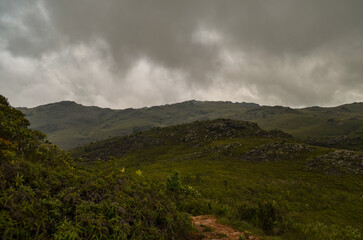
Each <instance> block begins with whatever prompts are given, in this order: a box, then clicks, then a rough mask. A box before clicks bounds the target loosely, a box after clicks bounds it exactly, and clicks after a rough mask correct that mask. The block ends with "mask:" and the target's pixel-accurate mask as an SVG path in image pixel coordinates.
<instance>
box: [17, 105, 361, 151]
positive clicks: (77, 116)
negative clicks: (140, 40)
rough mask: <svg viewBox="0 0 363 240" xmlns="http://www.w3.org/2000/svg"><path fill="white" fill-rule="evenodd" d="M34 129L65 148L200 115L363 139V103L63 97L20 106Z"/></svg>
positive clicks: (316, 134) (300, 134) (310, 134)
mask: <svg viewBox="0 0 363 240" xmlns="http://www.w3.org/2000/svg"><path fill="white" fill-rule="evenodd" d="M18 109H19V110H20V111H22V112H23V113H24V114H25V115H26V117H27V119H28V120H29V121H30V123H31V127H32V128H33V129H37V130H40V131H42V132H44V133H45V134H47V136H48V139H49V140H50V141H51V142H53V143H55V144H57V145H58V146H60V147H61V148H63V149H66V150H67V149H71V148H74V147H76V146H80V145H83V144H87V143H91V142H94V141H98V140H103V139H107V138H110V137H115V136H125V135H129V134H132V133H137V132H141V131H145V130H148V129H151V128H153V127H165V126H171V125H176V124H181V123H190V122H193V121H197V120H210V119H216V118H228V119H235V120H248V121H252V122H256V123H258V124H259V125H260V126H261V127H262V128H264V129H268V130H271V129H281V130H283V131H285V132H287V133H289V134H291V135H293V136H294V137H297V138H300V139H306V138H308V137H314V138H321V137H328V136H330V137H331V136H333V137H336V136H349V137H360V138H363V103H351V104H345V105H341V106H337V107H317V106H315V107H308V108H299V109H298V108H290V107H283V106H261V105H258V104H255V103H244V102H243V103H233V102H221V101H219V102H218V101H217V102H213V101H195V100H191V101H186V102H182V103H176V104H170V105H162V106H154V107H145V108H139V109H133V108H128V109H123V110H115V109H110V108H100V107H95V106H83V105H81V104H77V103H75V102H72V101H62V102H56V103H51V104H46V105H42V106H38V107H34V108H18Z"/></svg>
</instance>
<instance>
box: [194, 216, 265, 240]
mask: <svg viewBox="0 0 363 240" xmlns="http://www.w3.org/2000/svg"><path fill="white" fill-rule="evenodd" d="M192 220H193V224H194V226H195V227H196V229H197V230H198V231H199V232H200V233H201V234H202V236H203V237H202V240H211V239H224V240H235V239H237V240H238V239H240V237H242V238H241V239H251V240H252V239H253V240H261V238H259V237H257V236H252V235H250V234H248V233H246V232H239V231H237V230H236V229H234V228H232V227H231V226H228V225H224V224H221V223H218V221H217V219H216V217H214V216H211V215H201V216H195V217H192Z"/></svg>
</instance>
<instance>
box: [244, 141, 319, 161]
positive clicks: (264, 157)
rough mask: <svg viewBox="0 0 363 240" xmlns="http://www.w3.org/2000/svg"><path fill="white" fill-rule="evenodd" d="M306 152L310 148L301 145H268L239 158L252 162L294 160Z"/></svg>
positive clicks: (282, 143)
mask: <svg viewBox="0 0 363 240" xmlns="http://www.w3.org/2000/svg"><path fill="white" fill-rule="evenodd" d="M308 151H312V148H311V147H309V146H308V145H306V144H302V143H288V142H281V143H268V144H264V145H262V146H260V147H257V148H254V149H251V150H250V151H248V152H247V153H245V154H243V155H242V156H241V158H242V159H244V160H247V161H254V162H271V161H279V160H283V159H294V158H295V157H296V156H297V155H299V154H301V153H304V152H308Z"/></svg>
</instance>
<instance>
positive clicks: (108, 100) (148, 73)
mask: <svg viewBox="0 0 363 240" xmlns="http://www.w3.org/2000/svg"><path fill="white" fill-rule="evenodd" d="M362 9H363V2H362V1H340V0H306V1H297V0H277V1H262V0H261V1H260V0H229V1H227V2H226V1H218V0H198V1H195V0H184V1H169V0H155V1H135V0H122V1H118V0H107V1H98V0H89V1H87V2H86V1H81V0H79V1H74V0H63V1H57V0H2V1H0V93H1V94H4V95H5V96H7V97H8V98H9V100H10V102H11V103H12V104H13V105H15V106H35V105H39V104H45V103H49V102H55V101H60V100H65V99H67V100H74V101H77V102H79V103H83V104H85V105H98V106H103V107H112V108H126V107H143V106H151V105H159V104H166V103H173V102H179V101H184V100H189V99H198V100H229V101H238V102H241V101H247V102H257V103H260V104H267V105H275V104H279V105H288V106H296V107H300V106H311V105H337V104H342V103H346V102H354V101H363V78H362V76H363V27H362V26H363V14H361V12H362V11H361V10H362Z"/></svg>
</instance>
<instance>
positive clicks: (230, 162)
mask: <svg viewBox="0 0 363 240" xmlns="http://www.w3.org/2000/svg"><path fill="white" fill-rule="evenodd" d="M212 122H213V121H212ZM203 124H204V123H203V122H199V123H195V124H191V125H182V126H177V127H169V128H164V129H153V130H151V131H148V132H144V133H141V134H138V136H147V137H150V138H155V139H162V142H160V143H156V144H155V142H154V144H151V145H149V146H139V147H137V146H136V145H133V147H131V148H129V150H128V151H126V152H127V153H126V154H125V152H120V150H119V149H121V148H122V147H121V146H129V145H130V144H129V142H130V141H135V139H134V138H133V137H132V136H130V137H124V138H115V139H110V140H107V141H103V142H99V143H94V144H92V145H90V146H88V147H87V146H86V147H84V148H78V149H75V150H74V151H73V154H75V155H77V156H80V155H82V156H84V157H85V158H86V159H87V157H89V158H95V156H100V157H101V158H104V159H107V158H108V156H109V155H113V156H116V157H118V159H119V160H118V164H119V166H120V167H126V169H127V171H131V172H133V171H136V170H138V169H141V170H142V171H143V172H144V174H143V175H144V177H145V178H149V179H154V180H161V181H165V179H166V177H167V176H168V175H170V173H172V172H173V171H175V170H177V171H179V172H180V173H181V174H182V176H183V177H184V178H183V181H184V183H185V184H189V185H191V186H193V187H194V188H196V189H198V190H199V191H200V192H201V194H202V196H203V198H204V199H205V201H207V202H209V203H210V205H211V206H212V209H209V210H205V207H204V208H203V204H201V205H200V206H199V209H197V210H195V214H200V213H213V214H216V215H218V216H220V217H221V218H225V219H227V220H226V221H227V222H228V223H232V224H234V225H235V226H236V227H238V228H240V229H241V230H245V229H246V228H247V229H250V230H252V231H255V232H256V233H258V234H262V233H261V230H259V229H258V228H256V227H255V226H253V225H251V224H250V223H248V221H247V222H246V221H244V220H243V219H241V218H240V213H239V212H238V209H240V208H241V206H243V205H244V204H246V206H252V207H255V206H256V205H257V203H258V202H264V201H269V202H271V201H272V202H274V204H275V205H276V206H277V208H278V210H279V211H280V212H281V214H282V216H283V218H284V220H283V224H284V225H286V226H285V233H284V235H283V236H284V237H287V238H291V239H299V238H301V239H305V238H306V239H326V235H324V233H323V232H324V231H330V230H326V228H327V226H329V225H331V224H336V225H338V226H339V227H333V229H340V228H342V227H344V226H348V225H349V226H353V227H354V228H357V229H359V230H360V232H362V231H363V224H362V221H361V220H362V219H363V200H362V196H361V194H362V191H363V181H362V175H354V174H341V175H326V174H323V173H320V172H317V171H308V170H307V168H306V164H307V162H308V161H310V160H311V159H313V158H315V157H317V156H319V155H321V154H323V153H327V152H331V151H333V150H331V149H324V148H319V147H310V149H311V151H303V152H300V153H297V154H293V156H291V155H289V154H287V155H282V156H281V157H280V160H279V161H271V162H258V161H257V160H258V157H257V159H256V161H246V158H245V157H244V154H245V153H246V152H247V151H249V150H251V149H255V148H258V147H259V146H262V145H264V144H267V143H281V142H287V143H291V144H294V143H295V140H293V139H283V138H276V137H271V136H270V137H266V136H261V135H260V136H251V135H250V136H243V134H242V135H240V136H236V135H233V134H232V135H230V136H228V137H227V136H225V135H223V132H225V130H223V129H222V130H223V131H222V135H219V137H215V135H213V134H212V136H208V137H207V138H204V136H206V134H209V133H206V131H205V129H208V127H207V128H205V127H204V126H203ZM205 124H207V125H208V124H210V122H209V123H208V122H207V123H205ZM190 133H192V134H190ZM185 135H189V136H190V135H191V136H193V135H194V136H197V139H195V140H193V139H192V140H191V141H189V142H188V141H187V142H185V141H184V142H182V141H179V140H180V137H181V136H185ZM198 136H199V138H198ZM130 139H131V140H130ZM203 139H205V140H203ZM131 145H132V144H131ZM98 146H100V147H98ZM104 146H109V148H108V149H105V148H104ZM135 146H136V147H135ZM112 149H116V150H115V151H113V150H112ZM85 152H87V153H85ZM87 164H89V163H87ZM203 209H204V210H203ZM203 211H204V212H203ZM317 222H322V223H323V224H324V225H319V224H316V223H317ZM316 226H321V227H318V228H317V229H315V230H314V229H312V228H314V227H316ZM324 229H325V230H324ZM314 231H315V233H314ZM304 232H307V233H304ZM304 234H305V235H304ZM309 234H310V235H309ZM314 234H315V235H314ZM317 234H318V235H319V234H322V236H318V235H317Z"/></svg>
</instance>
